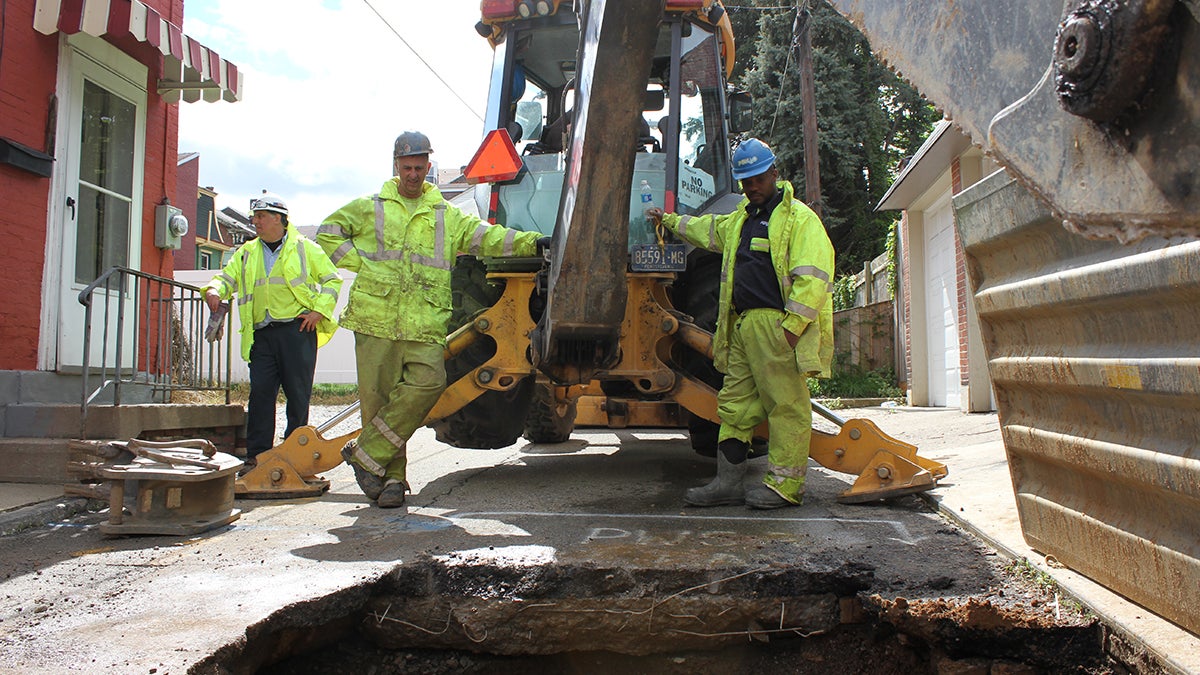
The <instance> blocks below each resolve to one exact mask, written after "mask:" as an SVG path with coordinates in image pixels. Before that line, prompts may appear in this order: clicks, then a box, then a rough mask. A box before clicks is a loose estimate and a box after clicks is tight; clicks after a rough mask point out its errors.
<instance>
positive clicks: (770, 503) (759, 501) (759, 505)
mask: <svg viewBox="0 0 1200 675" xmlns="http://www.w3.org/2000/svg"><path fill="white" fill-rule="evenodd" d="M746 506H749V507H750V508H752V509H779V508H783V507H785V506H799V504H795V503H792V502H789V501H788V500H786V499H784V498H783V496H782V495H780V494H779V493H778V492H776V491H774V490H772V489H771V488H769V487H767V486H766V485H763V484H762V483H759V484H758V485H755V486H754V487H752V488H750V489H749V490H746Z"/></svg>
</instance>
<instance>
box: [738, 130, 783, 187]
mask: <svg viewBox="0 0 1200 675" xmlns="http://www.w3.org/2000/svg"><path fill="white" fill-rule="evenodd" d="M774 165H775V153H773V152H771V148H769V147H767V144H766V143H763V142H762V141H760V140H758V139H757V138H748V139H746V140H744V141H742V143H741V144H740V145H738V146H737V149H735V150H734V151H733V177H734V178H736V179H737V180H745V179H747V178H750V177H752V176H757V175H758V174H760V173H762V172H764V171H766V170H767V169H770V168H771V167H772V166H774Z"/></svg>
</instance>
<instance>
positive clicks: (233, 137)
mask: <svg viewBox="0 0 1200 675" xmlns="http://www.w3.org/2000/svg"><path fill="white" fill-rule="evenodd" d="M369 2H370V3H371V5H373V6H374V7H375V8H376V9H377V10H378V11H379V12H380V13H381V14H382V15H383V16H384V17H385V18H386V19H387V20H388V22H389V23H390V24H391V25H392V27H394V28H395V29H396V31H398V32H399V33H400V35H401V36H403V38H404V40H405V41H407V42H408V44H409V45H411V47H412V50H415V51H416V52H417V53H419V54H420V56H421V57H422V58H424V60H425V61H426V62H428V63H429V64H430V65H431V66H432V67H433V68H434V69H435V70H436V71H437V73H438V74H439V75H441V77H442V78H443V79H444V80H445V81H446V82H448V83H449V85H450V86H451V87H453V89H454V91H455V92H457V94H458V95H459V96H461V97H462V98H463V99H465V100H466V102H467V103H469V104H470V106H471V108H470V109H469V108H468V107H467V106H466V105H464V104H463V102H461V101H459V99H458V98H457V97H456V96H455V94H454V93H452V92H451V91H450V90H449V89H447V87H446V85H444V84H442V83H441V82H440V81H439V80H438V79H437V77H436V76H435V75H434V74H433V73H431V72H430V71H429V69H428V68H427V67H426V66H425V65H424V64H422V63H421V61H420V60H419V59H418V58H417V56H415V55H414V54H413V51H412V50H410V49H409V48H408V47H406V46H405V45H404V42H402V41H401V40H400V38H398V37H396V35H395V34H394V33H393V32H392V31H391V29H389V28H388V27H387V26H386V25H384V23H383V21H381V20H380V18H379V17H378V16H377V15H376V14H375V13H374V12H373V11H371V8H370V7H369V6H368V5H367V3H366V2H365V1H364V0H340V1H338V0H324V1H322V0H253V1H247V0H188V2H187V5H186V14H185V19H184V24H183V28H184V32H185V33H187V34H188V35H191V36H192V37H194V38H196V39H197V40H199V41H200V42H202V43H204V44H205V45H206V46H208V47H210V48H212V49H214V50H216V51H217V52H218V53H219V54H220V55H221V56H222V57H223V58H226V59H228V60H230V61H232V62H233V63H234V64H236V65H237V67H238V68H239V70H240V71H241V72H242V73H243V74H244V76H245V86H244V89H243V100H242V101H239V102H237V103H225V102H220V103H203V102H200V103H191V104H181V108H182V112H181V115H180V128H179V151H180V152H199V153H200V184H201V185H204V186H212V187H213V189H215V190H216V191H217V193H218V197H217V203H218V207H224V206H233V207H235V208H238V209H241V210H245V208H246V204H247V203H248V200H249V199H250V197H251V196H253V195H255V194H258V193H259V192H260V191H261V190H263V189H268V190H271V191H273V192H277V193H279V194H280V195H281V196H283V197H284V198H285V199H286V200H287V201H288V204H289V206H290V208H291V211H292V212H293V214H294V215H293V220H294V221H295V222H296V223H297V224H301V225H308V224H316V223H319V222H320V220H321V219H322V218H324V217H325V216H326V215H328V214H329V213H331V212H332V211H333V210H335V209H337V208H338V207H339V206H341V205H342V204H344V203H346V202H347V201H349V200H350V199H352V198H354V197H357V196H360V195H363V194H369V193H372V192H375V191H376V190H378V189H379V186H380V185H381V184H382V183H383V181H384V180H386V179H387V178H388V177H389V175H390V173H391V150H392V141H393V140H394V139H395V137H396V135H397V134H399V133H400V132H401V131H404V130H409V129H416V130H420V131H423V132H424V133H426V134H427V135H428V136H429V137H430V140H431V142H432V143H433V147H434V154H433V156H432V158H433V159H434V160H435V161H436V162H438V164H439V165H440V166H441V167H443V168H445V167H457V166H460V165H462V164H465V163H466V162H467V161H469V160H470V158H471V156H472V155H473V154H474V152H475V150H476V148H477V147H478V145H479V143H480V141H481V140H482V134H483V122H482V121H481V120H480V119H479V117H477V115H479V116H482V115H483V113H484V108H485V104H486V98H487V81H488V75H489V72H490V68H491V59H492V50H491V47H490V46H489V45H488V43H487V41H486V40H484V39H483V38H481V37H479V35H478V34H477V33H476V32H475V29H474V25H475V22H476V21H478V20H479V2H478V0H424V1H418V0H369ZM472 109H473V110H472Z"/></svg>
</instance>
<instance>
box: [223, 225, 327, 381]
mask: <svg viewBox="0 0 1200 675" xmlns="http://www.w3.org/2000/svg"><path fill="white" fill-rule="evenodd" d="M263 246H264V245H263V243H262V242H261V241H260V240H258V239H254V240H251V241H249V242H246V243H245V244H243V245H242V247H241V248H239V249H238V250H237V252H235V253H234V254H233V257H232V258H230V259H229V262H228V263H226V264H225V267H224V268H223V269H222V270H221V272H220V274H217V276H215V277H213V280H212V281H210V282H208V285H207V286H206V287H205V288H211V289H213V290H215V291H216V292H217V293H218V294H219V295H220V296H221V299H222V300H229V299H230V298H231V297H233V296H234V295H236V296H237V310H238V322H239V324H240V332H241V337H242V358H243V359H245V360H247V361H249V360H250V347H251V346H253V344H254V327H255V326H256V325H258V324H260V323H262V322H263V321H265V320H266V318H267V313H268V312H270V314H271V318H272V319H288V318H293V317H296V316H298V315H300V314H303V313H305V312H307V311H308V310H315V311H317V312H320V313H321V315H322V316H324V317H326V318H325V319H324V320H323V321H320V322H318V323H317V347H321V346H324V345H325V343H327V342H329V339H330V338H331V337H333V333H334V331H336V330H337V327H338V324H337V321H336V320H335V319H334V313H335V312H336V311H337V297H338V292H339V291H340V290H341V288H342V277H341V275H340V274H338V271H337V268H335V267H334V266H333V263H332V262H330V260H329V257H328V256H326V255H325V252H324V251H322V250H321V248H320V247H319V246H317V244H316V242H314V241H312V240H311V239H308V238H307V237H305V236H303V235H301V234H300V232H299V231H298V230H296V228H295V227H293V226H292V225H288V228H287V235H286V237H285V239H284V241H283V245H282V246H281V247H280V249H279V256H278V257H277V258H276V259H275V264H274V265H273V266H272V267H271V273H270V274H267V268H266V264H265V262H264V260H263Z"/></svg>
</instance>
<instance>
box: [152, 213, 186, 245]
mask: <svg viewBox="0 0 1200 675" xmlns="http://www.w3.org/2000/svg"><path fill="white" fill-rule="evenodd" d="M187 231H188V221H187V217H186V216H184V215H183V211H182V210H181V209H179V207H176V206H170V205H168V204H159V205H158V206H156V207H154V245H155V246H157V247H159V248H169V249H178V248H179V247H181V246H182V245H183V235H185V234H187Z"/></svg>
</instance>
